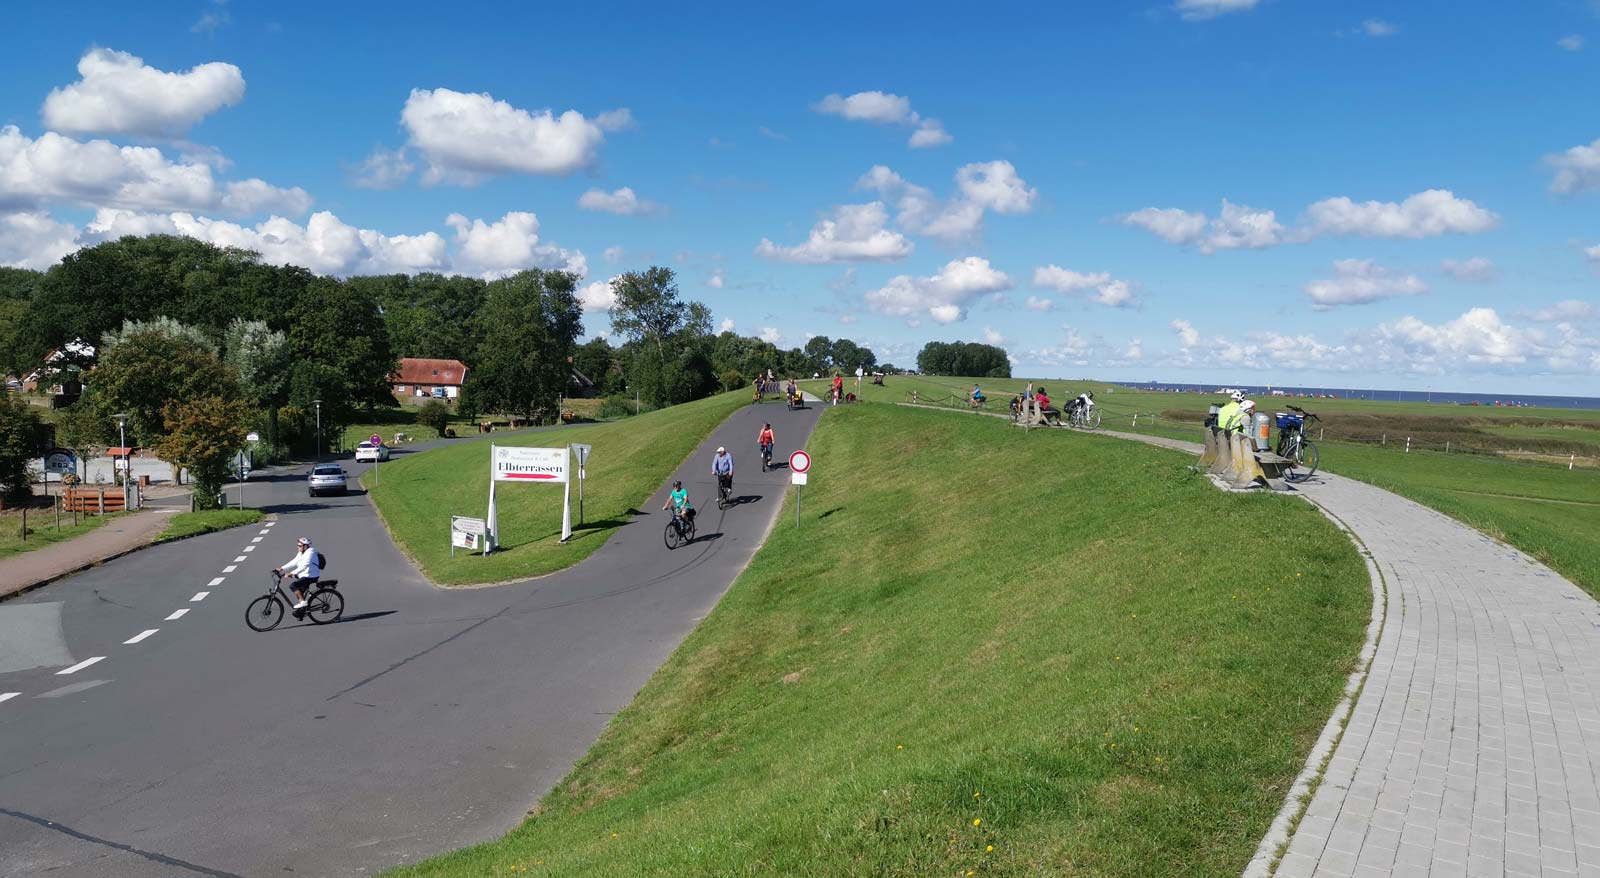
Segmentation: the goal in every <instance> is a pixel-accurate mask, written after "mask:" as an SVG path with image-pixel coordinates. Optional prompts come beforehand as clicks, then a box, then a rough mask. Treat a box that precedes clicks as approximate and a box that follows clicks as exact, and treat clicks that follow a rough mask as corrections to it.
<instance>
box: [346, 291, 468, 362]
mask: <svg viewBox="0 0 1600 878" xmlns="http://www.w3.org/2000/svg"><path fill="white" fill-rule="evenodd" d="M345 283H347V284H348V285H350V286H351V287H352V288H354V289H356V290H358V291H360V292H362V294H363V295H367V296H369V297H371V298H372V299H374V300H375V301H377V302H378V303H379V305H381V306H382V308H383V320H384V324H385V325H386V326H387V327H388V330H389V343H390V346H391V347H392V348H393V350H394V353H395V355H396V356H400V357H433V358H441V359H454V360H471V359H472V357H473V354H474V352H475V351H476V350H477V348H478V345H479V343H481V341H482V332H483V321H482V320H481V319H480V314H481V312H482V308H483V303H484V298H485V296H486V295H487V293H486V289H487V287H486V284H485V283H484V281H482V280H480V279H478V278H475V277H461V276H451V277H446V276H444V275H440V274H431V273H424V274H419V275H416V276H415V277H408V276H406V275H403V274H394V275H381V276H377V277H353V278H350V279H349V280H348V281H346V282H345Z"/></svg>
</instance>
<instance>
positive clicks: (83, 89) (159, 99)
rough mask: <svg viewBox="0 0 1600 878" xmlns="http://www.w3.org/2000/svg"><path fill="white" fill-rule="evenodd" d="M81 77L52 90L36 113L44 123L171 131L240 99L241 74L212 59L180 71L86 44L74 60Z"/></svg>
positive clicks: (90, 129)
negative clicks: (165, 68)
mask: <svg viewBox="0 0 1600 878" xmlns="http://www.w3.org/2000/svg"><path fill="white" fill-rule="evenodd" d="M78 74H79V76H81V77H82V78H81V79H79V80H78V81H77V82H74V83H72V84H71V85H65V86H62V87H60V88H57V89H54V90H52V91H51V92H50V94H49V96H47V97H46V98H45V99H44V107H43V109H42V111H41V115H42V116H43V118H44V124H45V126H46V127H47V128H52V129H55V130H57V131H64V132H67V133H69V134H90V133H93V134H142V135H145V136H148V137H164V136H175V135H179V134H182V133H183V132H185V131H187V130H189V128H190V127H192V126H193V125H194V124H195V123H196V122H199V121H200V120H201V119H202V118H204V117H205V116H206V115H208V114H210V113H212V112H215V111H216V110H219V109H221V108H223V107H226V106H230V105H232V104H237V103H238V102H239V101H240V100H242V99H243V98H244V75H243V74H242V73H240V72H239V68H238V67H235V66H234V65H232V64H224V63H222V62H217V61H214V62H212V63H210V64H201V65H199V66H198V67H195V68H193V69H191V70H187V71H184V72H183V73H169V72H167V71H164V70H157V69H156V68H154V67H151V66H149V65H147V64H145V63H144V61H143V60H142V59H140V58H138V57H136V56H134V55H130V54H128V53H127V52H118V51H114V50H112V49H90V50H89V51H88V52H86V53H84V55H83V57H82V58H80V59H78Z"/></svg>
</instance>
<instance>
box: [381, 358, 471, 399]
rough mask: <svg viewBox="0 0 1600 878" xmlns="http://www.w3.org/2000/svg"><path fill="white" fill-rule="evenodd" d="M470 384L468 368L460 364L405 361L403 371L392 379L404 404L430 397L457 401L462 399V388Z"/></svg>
mask: <svg viewBox="0 0 1600 878" xmlns="http://www.w3.org/2000/svg"><path fill="white" fill-rule="evenodd" d="M466 380H467V366H466V364H465V363H463V362H461V361H460V360H425V359H421V358H418V357H405V358H404V359H402V360H401V361H400V368H399V369H398V370H397V371H396V372H395V373H394V374H393V375H391V376H390V377H389V385H390V389H391V390H392V391H394V395H395V398H397V399H399V400H400V401H401V402H406V401H408V400H411V401H421V400H422V399H426V398H429V397H432V398H435V399H456V398H457V397H459V396H461V385H462V383H463V382H465V381H466ZM441 390H442V391H443V395H442V396H441V394H440V393H439V391H441Z"/></svg>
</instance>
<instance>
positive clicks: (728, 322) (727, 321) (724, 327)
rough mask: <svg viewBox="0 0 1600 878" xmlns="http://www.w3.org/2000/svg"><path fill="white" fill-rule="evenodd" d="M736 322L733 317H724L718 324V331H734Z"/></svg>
mask: <svg viewBox="0 0 1600 878" xmlns="http://www.w3.org/2000/svg"><path fill="white" fill-rule="evenodd" d="M733 327H734V322H733V318H732V317H724V318H722V323H720V324H719V325H718V326H717V332H732V331H733Z"/></svg>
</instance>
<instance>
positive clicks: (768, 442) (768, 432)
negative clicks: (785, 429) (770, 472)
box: [756, 424, 773, 462]
mask: <svg viewBox="0 0 1600 878" xmlns="http://www.w3.org/2000/svg"><path fill="white" fill-rule="evenodd" d="M772 440H773V436H772V425H771V424H768V425H766V426H765V427H762V428H761V434H760V435H758V436H757V437H756V444H757V445H759V446H761V458H762V460H765V461H768V462H771V460H772V445H773V441H772Z"/></svg>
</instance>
